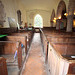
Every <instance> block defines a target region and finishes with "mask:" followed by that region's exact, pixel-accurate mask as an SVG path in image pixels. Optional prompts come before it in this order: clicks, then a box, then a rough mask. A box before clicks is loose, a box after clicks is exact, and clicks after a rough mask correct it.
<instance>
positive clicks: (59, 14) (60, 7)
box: [57, 0, 66, 18]
mask: <svg viewBox="0 0 75 75" xmlns="http://www.w3.org/2000/svg"><path fill="white" fill-rule="evenodd" d="M64 13H66V4H65V2H64V1H63V0H61V1H60V2H59V4H58V7H57V18H58V17H61V18H64V17H65V16H64Z"/></svg>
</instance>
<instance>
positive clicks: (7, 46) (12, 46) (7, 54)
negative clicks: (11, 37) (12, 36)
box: [0, 41, 23, 73]
mask: <svg viewBox="0 0 75 75" xmlns="http://www.w3.org/2000/svg"><path fill="white" fill-rule="evenodd" d="M0 47H2V48H1V49H0V56H1V57H4V58H6V62H7V67H10V69H8V73H9V72H10V71H11V69H12V66H14V67H16V66H17V67H18V70H17V72H19V71H20V70H21V68H22V66H23V61H22V59H23V58H22V49H21V42H13V41H0ZM15 51H17V58H16V59H14V54H15ZM12 71H13V69H12Z"/></svg>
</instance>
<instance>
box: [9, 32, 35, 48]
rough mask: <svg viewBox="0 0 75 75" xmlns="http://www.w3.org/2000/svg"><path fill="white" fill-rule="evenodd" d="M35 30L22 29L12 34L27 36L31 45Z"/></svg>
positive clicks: (28, 43)
mask: <svg viewBox="0 0 75 75" xmlns="http://www.w3.org/2000/svg"><path fill="white" fill-rule="evenodd" d="M33 34H34V33H33V31H22V32H18V33H12V34H10V35H11V36H24V37H25V36H27V45H28V46H29V47H30V44H31V41H32V38H33Z"/></svg>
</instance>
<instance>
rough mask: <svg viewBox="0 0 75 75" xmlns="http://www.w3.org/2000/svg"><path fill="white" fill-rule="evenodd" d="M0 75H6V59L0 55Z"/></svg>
mask: <svg viewBox="0 0 75 75" xmlns="http://www.w3.org/2000/svg"><path fill="white" fill-rule="evenodd" d="M0 75H8V72H7V66H6V59H5V58H3V57H0Z"/></svg>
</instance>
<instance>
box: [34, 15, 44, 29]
mask: <svg viewBox="0 0 75 75" xmlns="http://www.w3.org/2000/svg"><path fill="white" fill-rule="evenodd" d="M34 27H39V28H43V19H42V17H41V16H40V15H39V14H37V15H36V16H35V18H34Z"/></svg>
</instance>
